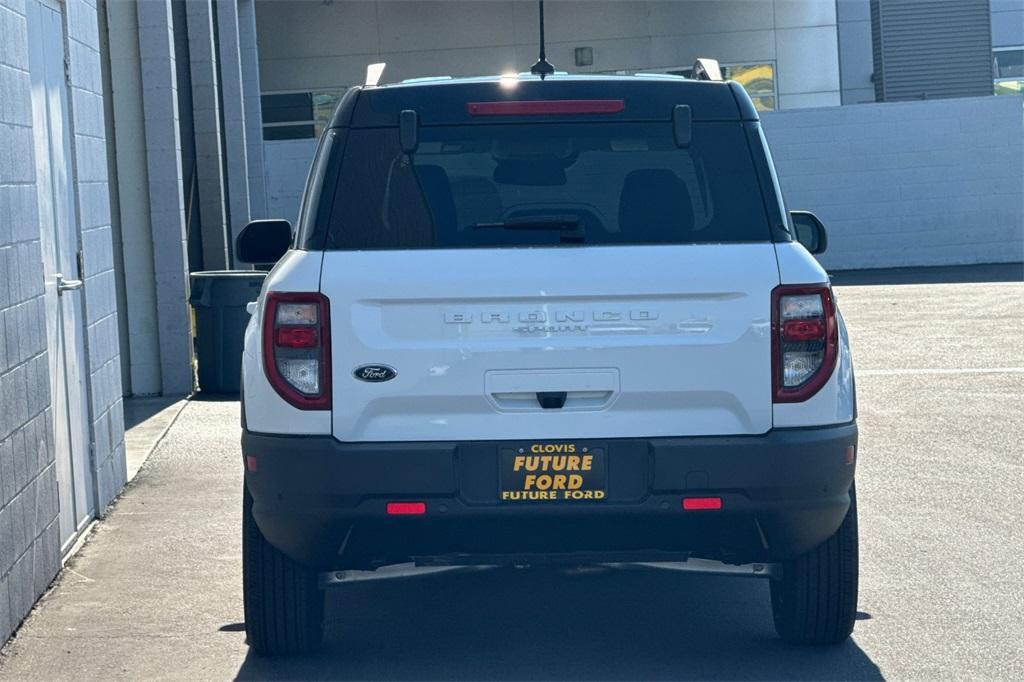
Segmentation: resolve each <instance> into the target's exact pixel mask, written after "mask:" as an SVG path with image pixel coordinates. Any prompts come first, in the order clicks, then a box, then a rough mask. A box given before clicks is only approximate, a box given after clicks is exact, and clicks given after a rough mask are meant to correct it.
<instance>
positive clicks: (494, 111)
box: [466, 99, 626, 116]
mask: <svg viewBox="0 0 1024 682" xmlns="http://www.w3.org/2000/svg"><path fill="white" fill-rule="evenodd" d="M625 108H626V103H625V102H624V101H623V100H621V99H549V100H533V101H511V102H469V103H467V104H466V111H468V112H469V114H470V115H471V116H548V115H559V114H617V113H619V112H621V111H623V110H624V109H625Z"/></svg>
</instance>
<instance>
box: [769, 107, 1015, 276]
mask: <svg viewBox="0 0 1024 682" xmlns="http://www.w3.org/2000/svg"><path fill="white" fill-rule="evenodd" d="M762 121H763V122H764V129H765V135H766V137H767V138H768V142H769V143H770V144H771V146H772V152H773V155H774V159H775V164H776V167H777V170H778V173H779V177H780V182H781V183H782V188H783V193H784V194H785V197H786V202H787V205H788V207H789V208H790V209H808V210H811V211H814V212H815V213H816V214H817V215H818V216H819V217H820V218H821V219H822V221H823V222H824V223H825V226H826V227H827V228H828V230H829V249H828V252H827V253H825V254H823V255H822V256H821V261H822V263H823V264H824V265H825V266H826V267H828V268H830V269H836V270H840V269H843V270H845V269H860V268H886V267H907V266H928V265H954V264H971V263H1004V262H1020V261H1024V121H1022V107H1021V98H1019V97H1011V96H1004V97H980V98H964V99H947V100H932V101H920V102H898V103H896V102H889V103H883V104H857V105H852V106H845V107H830V108H824V109H805V110H801V111H788V112H787V111H781V112H772V113H768V114H764V115H763V116H762Z"/></svg>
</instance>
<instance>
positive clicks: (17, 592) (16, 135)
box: [0, 0, 60, 642]
mask: <svg viewBox="0 0 1024 682" xmlns="http://www.w3.org/2000/svg"><path fill="white" fill-rule="evenodd" d="M0 36H2V39H0V642H3V641H5V640H6V639H7V637H8V636H10V634H11V632H12V631H13V630H14V628H15V627H17V625H18V624H19V623H20V622H21V620H22V618H24V617H25V615H26V614H27V613H28V612H29V610H30V609H31V608H32V605H33V604H34V603H35V601H36V599H38V598H39V596H40V595H41V594H42V593H43V591H44V590H45V589H46V587H47V585H49V583H50V580H51V579H52V578H53V576H54V575H56V573H57V571H58V569H59V568H60V533H59V528H58V523H57V510H58V508H57V477H56V468H55V465H54V447H53V438H52V436H51V435H50V434H52V433H53V425H52V418H53V417H52V413H51V408H50V372H49V366H48V359H47V353H46V343H47V341H46V318H45V304H44V301H43V267H42V251H41V249H40V240H39V217H38V208H37V197H36V185H35V180H36V173H35V157H34V151H33V144H32V103H31V95H30V87H31V85H30V78H29V72H28V68H29V63H28V38H27V31H26V24H25V4H24V2H23V0H0Z"/></svg>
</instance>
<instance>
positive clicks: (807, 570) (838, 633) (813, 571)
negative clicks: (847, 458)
mask: <svg viewBox="0 0 1024 682" xmlns="http://www.w3.org/2000/svg"><path fill="white" fill-rule="evenodd" d="M857 570H858V569H857V494H856V490H855V489H854V488H852V487H851V488H850V510H849V511H848V512H847V513H846V518H845V519H843V525H841V526H840V527H839V530H837V531H836V533H835V535H833V536H832V537H830V538H829V539H828V540H826V541H825V542H824V543H822V544H821V545H820V546H818V547H816V548H814V549H812V550H811V551H809V552H807V553H806V554H803V555H801V556H799V557H797V558H796V559H794V560H793V561H787V562H785V563H784V564H783V567H782V579H781V580H773V581H772V583H771V593H772V615H773V616H774V619H775V631H776V632H777V633H779V637H781V638H782V639H784V640H786V641H787V642H791V643H793V644H838V643H840V642H842V641H844V640H845V639H846V638H847V637H849V636H850V633H851V632H853V622H854V620H855V618H856V616H857Z"/></svg>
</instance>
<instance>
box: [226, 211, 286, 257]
mask: <svg viewBox="0 0 1024 682" xmlns="http://www.w3.org/2000/svg"><path fill="white" fill-rule="evenodd" d="M291 245H292V226H291V223H289V222H288V221H287V220H254V221H252V222H251V223H249V224H248V225H246V226H245V227H244V228H243V229H242V231H241V232H239V233H238V238H237V239H236V240H235V258H236V259H237V260H239V261H241V262H242V263H276V262H277V261H279V260H281V256H283V255H284V254H285V252H286V251H288V249H289V248H290V247H291Z"/></svg>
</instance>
